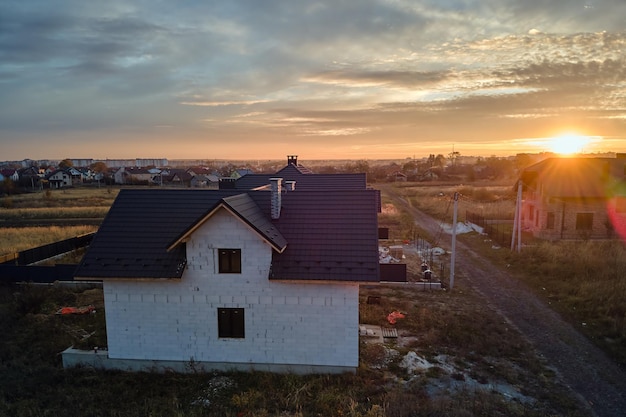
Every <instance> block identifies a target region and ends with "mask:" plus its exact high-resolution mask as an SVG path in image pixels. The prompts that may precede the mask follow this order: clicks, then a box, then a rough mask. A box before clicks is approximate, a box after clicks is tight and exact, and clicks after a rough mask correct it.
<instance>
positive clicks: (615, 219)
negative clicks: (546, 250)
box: [520, 154, 626, 240]
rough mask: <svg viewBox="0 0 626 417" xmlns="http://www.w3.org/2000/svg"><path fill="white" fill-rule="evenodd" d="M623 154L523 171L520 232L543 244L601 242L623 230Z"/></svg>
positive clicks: (548, 163)
mask: <svg viewBox="0 0 626 417" xmlns="http://www.w3.org/2000/svg"><path fill="white" fill-rule="evenodd" d="M625 174H626V154H617V157H616V158H549V159H545V160H543V161H541V162H539V163H536V164H534V165H531V166H529V167H528V168H526V169H524V170H523V172H522V173H521V176H520V181H521V182H522V184H523V203H522V228H523V229H525V230H529V231H531V232H532V234H533V236H535V237H538V238H542V239H548V240H558V239H606V238H613V237H615V236H616V232H617V231H620V230H623V229H624V227H625V225H626V189H625V188H624V187H625V185H626V176H625Z"/></svg>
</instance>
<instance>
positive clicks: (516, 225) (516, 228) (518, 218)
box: [511, 181, 523, 252]
mask: <svg viewBox="0 0 626 417" xmlns="http://www.w3.org/2000/svg"><path fill="white" fill-rule="evenodd" d="M522 186H523V184H522V182H521V181H519V182H518V183H517V199H516V200H515V217H514V219H513V233H512V234H511V252H512V251H513V249H515V240H516V239H517V252H520V251H521V246H522Z"/></svg>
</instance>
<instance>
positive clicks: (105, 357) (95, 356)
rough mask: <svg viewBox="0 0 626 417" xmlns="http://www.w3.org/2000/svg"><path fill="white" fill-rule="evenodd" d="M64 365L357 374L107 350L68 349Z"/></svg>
mask: <svg viewBox="0 0 626 417" xmlns="http://www.w3.org/2000/svg"><path fill="white" fill-rule="evenodd" d="M61 357H62V358H63V368H66V369H67V368H93V369H99V370H118V371H128V372H155V373H165V372H178V373H197V372H211V371H220V372H229V371H244V372H249V371H264V372H276V373H292V374H301V375H304V374H341V373H346V372H348V373H356V368H353V367H347V366H319V365H290V364H262V363H225V362H200V361H194V360H189V361H161V360H142V359H111V358H109V353H108V351H106V350H98V351H93V350H79V349H74V348H68V349H66V350H64V351H63V352H62V353H61Z"/></svg>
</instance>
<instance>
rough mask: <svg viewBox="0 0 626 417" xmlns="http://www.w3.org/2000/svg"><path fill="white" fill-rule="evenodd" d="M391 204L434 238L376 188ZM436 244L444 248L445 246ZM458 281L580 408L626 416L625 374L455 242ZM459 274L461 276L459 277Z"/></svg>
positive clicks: (435, 226) (421, 216) (423, 218)
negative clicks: (526, 344)
mask: <svg viewBox="0 0 626 417" xmlns="http://www.w3.org/2000/svg"><path fill="white" fill-rule="evenodd" d="M381 189H382V190H383V193H384V194H385V195H387V196H389V197H390V198H391V199H392V200H393V201H394V203H395V204H396V205H398V206H401V207H403V208H405V209H406V210H408V211H409V212H410V213H411V214H412V215H413V216H414V218H415V222H416V223H417V224H418V225H419V226H420V227H422V228H423V229H425V230H427V231H429V232H430V233H431V234H432V235H433V236H437V235H438V234H439V228H440V222H439V221H437V220H435V219H433V218H432V217H430V216H428V215H426V214H425V213H423V212H421V211H419V210H417V209H415V208H413V207H411V206H410V205H409V204H408V203H407V201H406V200H405V199H403V198H402V197H401V196H400V195H398V194H397V193H394V191H393V189H392V188H391V187H381ZM440 246H443V247H444V248H445V249H447V250H449V249H450V247H449V246H450V244H449V243H448V245H447V247H446V244H445V242H441V243H440ZM456 248H457V251H456V252H457V254H456V268H455V270H456V271H458V273H459V275H458V276H459V277H460V278H457V279H463V280H465V281H466V282H467V283H468V284H469V285H470V286H471V287H472V288H473V289H475V290H476V291H477V292H478V293H480V294H482V295H483V296H484V297H485V300H486V302H487V303H489V304H490V305H491V306H492V307H493V309H494V310H495V311H497V312H499V313H500V314H502V315H503V316H504V317H505V318H506V319H507V320H508V321H509V322H510V323H511V324H512V325H513V326H515V327H516V328H517V329H518V330H519V331H520V332H521V333H522V334H523V335H524V336H525V337H526V338H527V339H528V340H529V341H530V343H531V344H532V345H533V346H534V347H535V349H536V350H537V351H538V353H539V354H540V355H541V356H543V357H544V358H545V360H546V361H547V363H548V364H550V366H552V367H553V368H554V370H555V371H556V372H557V373H558V374H559V375H560V377H561V378H562V380H563V382H564V384H565V385H567V386H568V387H570V388H571V389H572V391H573V392H574V393H575V394H576V395H577V396H578V398H579V399H580V400H581V402H582V403H583V404H584V406H585V407H588V408H589V410H590V411H591V412H592V413H593V414H594V415H596V416H598V417H623V416H626V373H625V372H624V371H623V370H620V369H619V368H618V366H617V365H616V364H615V362H613V361H612V360H611V359H609V358H608V357H607V356H606V355H605V354H604V352H602V351H601V350H600V349H598V348H597V347H595V346H594V345H593V344H591V343H590V342H589V340H588V339H586V338H585V337H584V336H583V335H581V334H580V333H579V332H578V331H577V330H576V329H575V328H574V327H572V325H570V324H569V323H567V322H566V321H565V320H563V319H562V318H561V317H560V316H559V315H558V314H557V313H555V312H554V311H553V310H552V309H551V308H550V307H549V306H548V305H546V304H545V303H544V302H543V301H541V300H540V299H539V298H538V297H537V296H535V295H534V294H532V293H531V292H530V290H528V288H527V287H526V286H525V285H524V284H523V283H521V282H519V281H518V280H516V279H514V278H513V277H512V276H511V275H510V274H508V273H507V272H506V271H504V270H502V269H500V268H498V267H495V266H494V265H492V264H491V263H490V262H489V261H488V260H486V259H484V258H483V257H482V256H481V255H479V254H478V253H476V252H475V251H473V250H472V249H471V248H469V247H468V246H467V245H464V244H463V243H462V242H459V241H458V240H457V244H456ZM461 274H462V275H461Z"/></svg>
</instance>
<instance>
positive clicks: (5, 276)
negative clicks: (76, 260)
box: [0, 264, 78, 283]
mask: <svg viewBox="0 0 626 417" xmlns="http://www.w3.org/2000/svg"><path fill="white" fill-rule="evenodd" d="M77 267H78V265H74V264H57V265H54V266H26V265H0V282H2V283H13V282H36V283H53V282H55V281H73V280H74V271H76V268H77Z"/></svg>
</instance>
